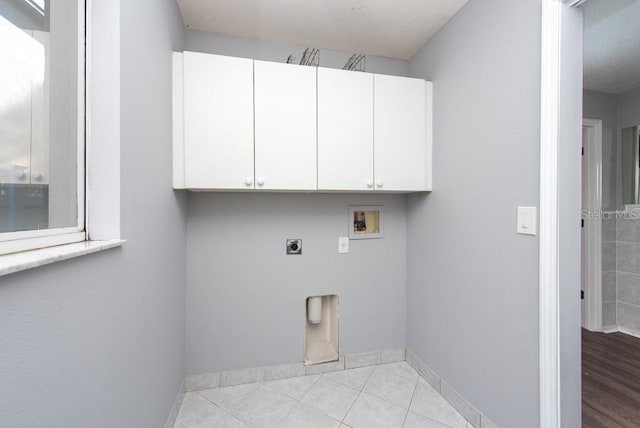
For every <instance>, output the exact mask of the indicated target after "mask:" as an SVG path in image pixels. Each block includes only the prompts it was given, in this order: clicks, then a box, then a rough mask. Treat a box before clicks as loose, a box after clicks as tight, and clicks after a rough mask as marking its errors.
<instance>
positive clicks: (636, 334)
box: [618, 325, 640, 339]
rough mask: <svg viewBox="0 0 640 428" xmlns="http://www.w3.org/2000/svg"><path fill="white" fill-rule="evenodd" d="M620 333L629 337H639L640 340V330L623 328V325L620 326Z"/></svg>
mask: <svg viewBox="0 0 640 428" xmlns="http://www.w3.org/2000/svg"><path fill="white" fill-rule="evenodd" d="M618 331H619V332H620V333H624V334H628V335H629V336H633V337H637V338H638V339H640V330H636V329H633V328H629V327H623V326H621V325H619V326H618Z"/></svg>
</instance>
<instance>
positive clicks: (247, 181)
mask: <svg viewBox="0 0 640 428" xmlns="http://www.w3.org/2000/svg"><path fill="white" fill-rule="evenodd" d="M244 184H246V185H247V186H251V185H252V184H253V178H251V177H247V178H245V179H244Z"/></svg>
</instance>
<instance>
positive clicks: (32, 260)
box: [0, 239, 127, 276]
mask: <svg viewBox="0 0 640 428" xmlns="http://www.w3.org/2000/svg"><path fill="white" fill-rule="evenodd" d="M125 242H127V241H125V240H123V239H110V240H107V241H83V242H76V243H74V244H66V245H58V246H56V247H48V248H40V249H38V250H31V251H23V252H20V253H15V254H6V255H3V256H0V276H2V275H8V274H10V273H14V272H20V271H21V270H26V269H31V268H34V267H38V266H44V265H48V264H49V263H55V262H61V261H63V260H68V259H72V258H74V257H80V256H84V255H86V254H91V253H97V252H98V251H104V250H108V249H109V248H114V247H120V246H122V245H124V243H125Z"/></svg>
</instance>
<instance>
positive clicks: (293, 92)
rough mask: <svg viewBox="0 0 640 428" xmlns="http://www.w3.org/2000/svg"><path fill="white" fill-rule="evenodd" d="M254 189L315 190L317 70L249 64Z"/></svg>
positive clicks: (282, 65) (268, 63)
mask: <svg viewBox="0 0 640 428" xmlns="http://www.w3.org/2000/svg"><path fill="white" fill-rule="evenodd" d="M254 82H255V83H254V84H255V96H254V103H255V180H256V189H268V190H293V191H295V190H316V189H317V184H316V174H317V173H316V68H315V67H308V66H300V65H292V64H281V63H273V62H264V61H254Z"/></svg>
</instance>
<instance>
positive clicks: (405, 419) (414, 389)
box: [402, 373, 420, 427]
mask: <svg viewBox="0 0 640 428" xmlns="http://www.w3.org/2000/svg"><path fill="white" fill-rule="evenodd" d="M419 382H420V374H419V373H418V379H416V384H415V385H414V387H413V394H411V400H409V407H407V414H406V415H404V420H403V421H402V426H403V427H404V426H405V425H406V424H407V418H408V417H409V412H410V411H411V405H412V404H413V399H414V397H415V396H416V390H417V389H418V383H419Z"/></svg>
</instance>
